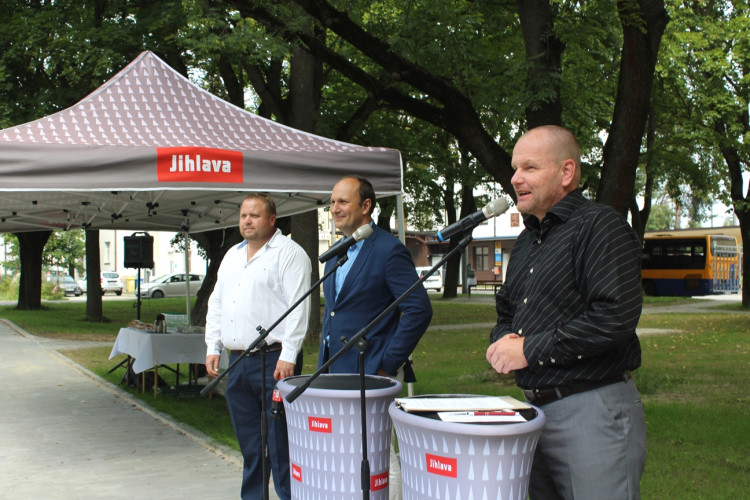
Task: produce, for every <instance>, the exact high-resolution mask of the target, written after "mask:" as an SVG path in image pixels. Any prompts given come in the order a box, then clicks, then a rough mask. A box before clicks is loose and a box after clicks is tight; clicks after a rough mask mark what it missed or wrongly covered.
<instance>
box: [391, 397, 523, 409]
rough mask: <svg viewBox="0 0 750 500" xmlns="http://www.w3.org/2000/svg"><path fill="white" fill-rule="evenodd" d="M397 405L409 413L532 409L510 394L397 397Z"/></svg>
mask: <svg viewBox="0 0 750 500" xmlns="http://www.w3.org/2000/svg"><path fill="white" fill-rule="evenodd" d="M396 406H397V407H399V408H401V409H402V410H404V411H406V412H409V413H416V412H430V411H453V412H456V411H493V410H495V411H500V410H514V411H516V410H530V409H531V406H529V405H528V404H526V403H522V402H521V401H519V400H517V399H515V398H512V397H510V396H468V397H451V398H441V397H435V398H431V397H414V398H396Z"/></svg>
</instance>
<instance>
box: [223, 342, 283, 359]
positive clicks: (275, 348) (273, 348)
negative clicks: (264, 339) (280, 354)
mask: <svg viewBox="0 0 750 500" xmlns="http://www.w3.org/2000/svg"><path fill="white" fill-rule="evenodd" d="M281 347H282V345H281V342H276V343H274V344H270V345H269V346H268V347H266V352H273V351H280V350H281ZM229 352H231V353H232V354H234V355H236V356H242V355H243V354H245V351H238V350H235V349H232V350H231V351H229ZM258 354H260V349H256V350H255V351H250V352H248V353H247V354H245V356H257V355H258Z"/></svg>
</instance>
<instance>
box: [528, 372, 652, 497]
mask: <svg viewBox="0 0 750 500" xmlns="http://www.w3.org/2000/svg"><path fill="white" fill-rule="evenodd" d="M540 408H541V409H542V411H543V412H544V414H545V416H546V417H547V423H546V424H545V426H544V430H543V431H542V435H541V437H540V439H539V443H538V445H537V448H536V452H535V454H534V463H533V465H532V467H531V476H530V479H529V497H530V498H531V500H554V499H561V500H562V499H565V500H573V499H575V500H601V499H604V498H606V499H611V500H619V499H639V498H640V497H641V494H640V480H641V475H642V474H643V467H644V465H645V462H646V418H645V415H644V413H643V404H642V403H641V398H640V395H639V394H638V390H637V389H636V387H635V383H634V382H633V380H628V381H627V382H618V383H616V384H611V385H608V386H605V387H601V388H599V389H593V390H591V391H586V392H582V393H578V394H573V395H570V396H568V397H566V398H564V399H561V400H559V401H554V402H552V403H548V404H545V405H543V406H541V407H540Z"/></svg>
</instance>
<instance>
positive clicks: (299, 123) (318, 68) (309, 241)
mask: <svg viewBox="0 0 750 500" xmlns="http://www.w3.org/2000/svg"><path fill="white" fill-rule="evenodd" d="M289 70H290V75H289V87H290V88H289V101H290V102H289V105H290V106H289V107H290V120H289V122H290V123H289V125H290V126H292V127H294V128H296V129H299V130H303V131H305V132H311V133H314V132H315V127H316V125H317V123H318V114H319V113H320V94H321V82H322V76H321V75H322V72H323V63H322V62H321V61H320V60H318V59H317V58H316V57H315V56H313V55H311V54H310V53H308V52H307V51H305V50H303V49H302V48H300V47H296V46H295V47H292V57H291V61H290V65H289ZM331 188H333V186H331ZM292 238H294V241H296V242H297V243H299V244H300V245H301V246H302V248H304V249H305V252H307V255H308V257H310V262H311V263H312V274H311V276H310V282H311V283H315V282H317V281H318V279H320V267H319V266H318V212H317V210H312V211H309V212H306V213H302V214H297V215H293V216H292ZM320 292H321V289H320V288H319V289H318V290H317V291H314V292H313V293H312V294H310V320H309V323H308V325H307V336H306V339H307V342H308V343H310V344H315V345H317V344H318V343H319V342H320V331H321V328H322V323H321V320H320Z"/></svg>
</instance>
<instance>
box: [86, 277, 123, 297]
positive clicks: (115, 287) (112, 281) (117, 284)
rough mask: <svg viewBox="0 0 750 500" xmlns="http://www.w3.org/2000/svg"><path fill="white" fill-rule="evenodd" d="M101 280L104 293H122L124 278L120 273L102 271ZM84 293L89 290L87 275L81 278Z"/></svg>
mask: <svg viewBox="0 0 750 500" xmlns="http://www.w3.org/2000/svg"><path fill="white" fill-rule="evenodd" d="M99 282H100V283H101V285H102V295H104V294H105V293H107V292H114V293H115V294H116V295H122V289H123V285H122V280H121V279H120V275H119V274H118V273H116V272H114V271H102V272H101V273H100V276H99ZM81 288H82V289H83V293H87V292H88V281H87V279H86V277H85V276H84V278H83V279H82V280H81Z"/></svg>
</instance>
